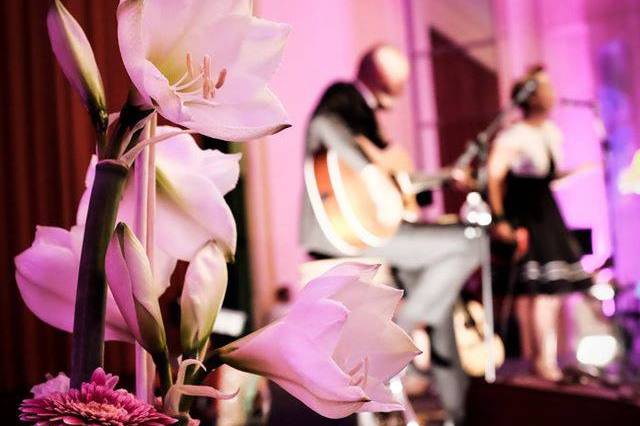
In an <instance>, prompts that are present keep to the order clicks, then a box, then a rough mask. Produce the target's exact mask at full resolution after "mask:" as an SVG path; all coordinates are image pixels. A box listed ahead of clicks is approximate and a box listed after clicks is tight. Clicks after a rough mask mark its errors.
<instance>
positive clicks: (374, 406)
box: [358, 380, 404, 413]
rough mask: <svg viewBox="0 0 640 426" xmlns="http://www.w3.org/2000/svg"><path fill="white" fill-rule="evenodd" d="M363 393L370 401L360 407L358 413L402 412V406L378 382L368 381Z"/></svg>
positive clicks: (385, 387)
mask: <svg viewBox="0 0 640 426" xmlns="http://www.w3.org/2000/svg"><path fill="white" fill-rule="evenodd" d="M365 392H366V394H367V396H368V397H369V398H371V401H369V402H366V403H365V404H364V405H363V406H362V407H360V409H359V410H358V411H359V412H363V411H371V412H375V413H381V412H382V413H388V412H390V411H404V406H403V405H402V404H401V403H399V402H398V401H397V400H396V398H395V397H394V396H393V394H392V393H391V391H390V390H389V387H388V386H387V385H385V384H384V383H382V382H380V381H377V380H369V381H368V382H367V386H365Z"/></svg>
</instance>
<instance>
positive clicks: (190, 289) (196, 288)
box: [180, 243, 227, 350]
mask: <svg viewBox="0 0 640 426" xmlns="http://www.w3.org/2000/svg"><path fill="white" fill-rule="evenodd" d="M226 289H227V262H226V261H225V258H224V254H223V253H222V251H221V250H220V249H219V248H218V247H217V246H216V245H215V244H213V243H209V244H207V245H206V246H205V247H203V248H202V249H201V250H200V251H199V252H198V254H197V255H196V256H195V257H194V258H193V260H192V261H191V263H190V264H189V267H188V268H187V272H186V274H185V278H184V287H183V289H182V296H181V297H180V336H181V340H182V347H183V349H184V350H199V349H200V347H201V344H202V342H203V341H206V339H207V338H208V337H209V335H210V334H211V332H212V330H213V324H214V322H215V319H216V316H217V315H218V312H219V311H220V308H221V307H222V302H223V300H224V295H225V293H226Z"/></svg>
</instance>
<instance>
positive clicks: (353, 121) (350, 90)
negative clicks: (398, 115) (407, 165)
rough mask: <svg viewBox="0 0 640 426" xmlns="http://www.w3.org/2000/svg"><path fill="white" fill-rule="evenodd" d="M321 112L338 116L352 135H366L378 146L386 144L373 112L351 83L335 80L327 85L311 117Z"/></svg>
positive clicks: (381, 146)
mask: <svg viewBox="0 0 640 426" xmlns="http://www.w3.org/2000/svg"><path fill="white" fill-rule="evenodd" d="M321 114H327V115H334V116H337V117H339V118H340V119H341V120H342V121H343V122H344V124H345V125H346V126H347V127H349V129H350V130H351V132H352V133H353V134H354V135H357V134H361V135H364V136H366V137H367V138H368V139H369V140H370V141H371V142H373V143H374V144H375V145H376V146H377V147H379V148H385V147H386V146H387V143H386V142H385V141H384V139H383V138H382V136H381V135H380V129H379V126H378V120H377V119H376V115H375V112H374V111H373V110H372V109H371V108H370V107H369V105H367V102H366V101H365V99H364V98H363V97H362V95H361V94H360V92H359V91H358V89H357V88H356V86H355V85H353V83H346V82H337V83H334V84H332V85H331V86H329V88H327V90H326V91H325V92H324V94H323V95H322V98H320V101H319V102H318V105H317V106H316V109H315V110H314V112H313V117H316V116H318V115H321Z"/></svg>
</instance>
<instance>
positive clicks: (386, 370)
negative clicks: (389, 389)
mask: <svg viewBox="0 0 640 426" xmlns="http://www.w3.org/2000/svg"><path fill="white" fill-rule="evenodd" d="M364 330H368V332H365V331H364ZM419 353H420V351H419V350H418V348H417V347H416V346H415V344H414V343H413V341H412V340H411V338H410V337H409V336H408V335H407V333H405V332H404V331H403V330H402V329H401V328H400V327H399V326H398V325H396V324H395V323H393V322H391V321H390V320H388V319H385V318H382V317H380V316H379V315H376V314H374V313H371V312H368V311H366V310H361V311H357V312H352V313H351V315H349V319H348V320H347V322H346V324H345V326H344V329H343V331H342V335H341V336H340V341H339V342H338V345H337V348H336V351H335V353H334V359H335V360H336V362H337V363H338V365H340V366H341V368H343V369H350V368H351V367H352V366H353V365H354V364H355V363H357V362H360V361H362V360H364V359H365V358H367V359H368V362H369V374H370V375H371V376H373V377H375V378H377V379H378V380H380V381H387V380H389V379H390V378H391V377H393V376H395V375H396V374H398V373H399V372H400V371H402V369H403V368H404V367H406V366H407V364H408V363H409V362H410V361H411V360H412V359H413V358H414V357H415V356H416V355H418V354H419Z"/></svg>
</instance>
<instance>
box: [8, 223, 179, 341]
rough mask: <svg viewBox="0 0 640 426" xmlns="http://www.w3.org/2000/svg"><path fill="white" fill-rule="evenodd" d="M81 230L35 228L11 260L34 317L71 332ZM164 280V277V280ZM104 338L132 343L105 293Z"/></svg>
mask: <svg viewBox="0 0 640 426" xmlns="http://www.w3.org/2000/svg"><path fill="white" fill-rule="evenodd" d="M83 233H84V229H83V228H82V227H79V226H75V227H73V228H71V231H67V230H66V229H62V228H54V227H47V226H39V227H37V229H36V236H35V240H34V242H33V244H32V245H31V247H29V248H28V249H27V250H25V251H24V252H22V253H20V254H19V255H18V256H16V258H15V265H16V281H17V283H18V289H19V290H20V295H21V296H22V300H24V302H25V304H26V305H27V307H28V308H29V309H30V310H31V312H33V313H34V314H35V315H36V316H37V317H38V318H40V319H41V320H42V321H44V322H46V323H47V324H49V325H51V326H53V327H56V328H58V329H61V330H64V331H67V332H72V331H73V317H74V306H75V300H76V284H77V282H78V268H79V266H80V249H81V246H82V237H83ZM166 279H167V281H168V276H167V277H166ZM105 339H107V340H121V341H126V342H133V336H132V335H131V332H130V331H129V327H128V326H127V324H126V322H125V320H124V318H123V317H122V314H121V313H120V311H119V310H118V307H117V306H116V303H115V301H114V299H113V296H112V294H111V292H108V293H107V312H106V326H105Z"/></svg>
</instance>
